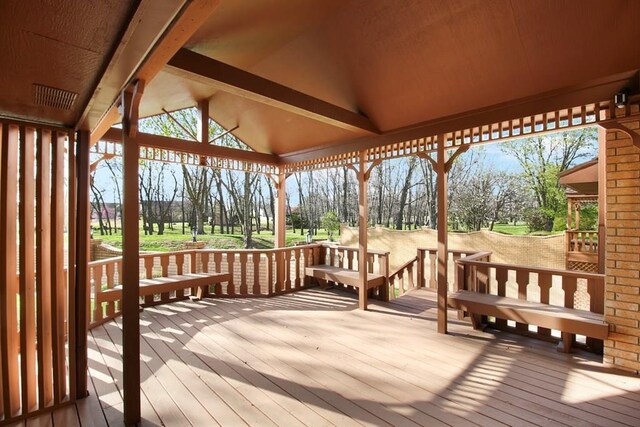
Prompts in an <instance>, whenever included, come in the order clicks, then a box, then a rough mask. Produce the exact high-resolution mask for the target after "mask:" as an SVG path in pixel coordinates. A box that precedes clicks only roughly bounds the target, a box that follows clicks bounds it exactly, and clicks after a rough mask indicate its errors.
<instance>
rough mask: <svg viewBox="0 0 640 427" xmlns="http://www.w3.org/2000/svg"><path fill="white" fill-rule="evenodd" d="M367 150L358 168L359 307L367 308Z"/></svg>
mask: <svg viewBox="0 0 640 427" xmlns="http://www.w3.org/2000/svg"><path fill="white" fill-rule="evenodd" d="M365 155H366V152H365V151H361V152H360V167H359V170H358V173H357V175H358V214H359V217H358V272H359V276H360V287H359V288H358V308H360V309H361V310H366V309H367V291H368V289H367V250H368V245H367V210H368V208H367V181H368V179H367V178H368V173H367V164H366V157H365Z"/></svg>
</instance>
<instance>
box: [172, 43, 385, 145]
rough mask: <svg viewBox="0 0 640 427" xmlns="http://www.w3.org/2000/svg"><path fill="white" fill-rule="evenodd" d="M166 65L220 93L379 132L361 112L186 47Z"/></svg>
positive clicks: (354, 128)
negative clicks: (213, 87)
mask: <svg viewBox="0 0 640 427" xmlns="http://www.w3.org/2000/svg"><path fill="white" fill-rule="evenodd" d="M167 65H168V66H169V71H170V72H172V73H175V74H178V75H180V76H184V77H187V78H189V79H192V80H194V79H195V80H198V81H202V82H203V83H205V84H208V85H212V86H215V87H217V88H219V89H220V90H222V91H224V92H228V93H231V94H234V95H237V96H240V97H243V98H246V99H250V100H253V101H256V102H260V103H262V104H267V105H271V106H274V107H277V108H280V109H282V110H285V111H288V112H291V113H295V114H298V115H301V116H304V117H307V118H310V119H313V120H317V121H320V122H322V123H325V124H328V125H331V126H336V127H339V128H342V129H347V130H351V131H363V130H364V131H367V132H369V133H372V134H378V133H379V131H378V129H377V128H376V126H375V125H374V124H373V123H372V122H371V121H370V120H369V119H368V118H367V117H365V116H363V115H361V114H358V113H354V112H353V111H350V110H347V109H345V108H342V107H339V106H337V105H333V104H331V103H328V102H326V101H323V100H321V99H318V98H314V97H313V96H310V95H307V94H305V93H302V92H299V91H297V90H295V89H292V88H290V87H287V86H284V85H281V84H279V83H276V82H273V81H271V80H267V79H265V78H263V77H260V76H257V75H255V74H251V73H249V72H247V71H244V70H241V69H239V68H236V67H233V66H231V65H228V64H224V63H222V62H220V61H217V60H215V59H212V58H209V57H207V56H204V55H201V54H199V53H196V52H193V51H190V50H188V49H184V48H182V49H180V50H179V51H178V52H177V53H176V54H175V55H174V56H173V58H171V60H170V61H169V62H168V64H167Z"/></svg>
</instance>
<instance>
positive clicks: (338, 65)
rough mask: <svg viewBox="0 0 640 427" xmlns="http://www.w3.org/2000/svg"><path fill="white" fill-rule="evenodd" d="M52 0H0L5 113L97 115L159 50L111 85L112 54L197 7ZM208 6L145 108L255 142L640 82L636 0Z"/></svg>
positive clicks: (150, 87) (302, 140) (285, 141)
mask: <svg viewBox="0 0 640 427" xmlns="http://www.w3.org/2000/svg"><path fill="white" fill-rule="evenodd" d="M212 1H213V0H212ZM58 3H60V4H61V5H62V7H60V8H59V9H56V11H55V13H53V12H52V11H51V10H46V8H44V9H42V8H41V9H42V10H41V9H39V8H38V7H37V6H36V5H39V4H40V2H36V1H30V0H29V1H23V2H17V1H16V2H11V1H10V2H2V6H0V20H2V21H3V22H1V24H3V25H0V31H1V32H2V33H1V34H2V39H1V41H0V55H2V56H1V57H4V58H7V57H8V58H11V59H12V60H11V61H10V62H7V63H6V64H8V65H5V66H3V73H2V75H1V77H0V93H1V95H0V113H1V114H5V115H12V116H18V117H24V118H29V119H37V120H43V121H50V122H54V123H58V124H63V125H67V126H73V125H75V124H76V123H77V124H79V125H80V126H82V127H89V128H94V127H95V126H96V122H97V118H99V117H100V116H101V114H102V113H104V111H106V109H107V108H108V106H109V103H110V102H111V103H112V101H113V99H115V96H117V92H118V91H119V89H121V87H122V86H118V85H119V84H121V85H123V84H124V83H125V80H127V78H128V79H131V78H135V69H136V66H139V64H140V63H142V62H143V59H144V58H145V57H147V56H148V55H149V54H150V53H151V54H153V52H152V50H151V49H150V48H147V49H146V50H145V49H138V55H139V57H140V58H141V59H140V58H139V59H138V62H137V63H135V64H134V62H135V61H132V60H128V61H129V62H128V64H129V67H130V69H131V70H130V72H129V74H128V77H127V78H125V77H124V76H125V74H127V73H124V72H122V73H121V77H120V78H119V79H113V78H112V81H111V83H109V81H108V80H109V79H108V78H109V77H110V76H111V77H112V76H113V70H111V74H109V69H108V67H107V66H108V64H111V68H118V66H121V65H122V63H123V61H124V59H127V58H126V55H124V56H123V55H120V56H118V55H114V52H116V53H117V52H119V50H118V46H120V50H122V45H123V44H126V43H131V40H137V39H136V37H140V35H141V34H142V33H144V32H146V34H147V39H148V40H147V45H148V46H152V42H155V40H157V39H158V38H159V36H160V35H161V34H162V32H163V31H164V30H165V28H170V24H171V22H173V21H172V20H173V19H174V16H178V15H179V13H180V11H181V10H182V9H181V8H185V7H188V6H189V2H186V3H184V5H183V2H170V1H168V0H162V1H159V2H158V4H163V5H164V7H165V9H166V10H165V12H164V15H162V17H160V16H159V15H158V16H156V20H157V21H158V23H157V25H155V26H152V25H148V26H144V25H145V22H142V24H141V23H140V21H136V22H133V21H130V20H131V19H132V16H133V17H134V20H135V16H142V17H147V18H148V17H150V16H153V15H152V12H151V10H153V8H151V7H150V6H149V3H148V1H142V2H140V3H139V4H138V3H137V2H133V1H132V2H123V1H118V2H112V3H113V4H108V3H109V2H102V3H101V6H100V7H103V8H104V10H102V9H99V8H96V6H95V5H94V6H93V7H89V6H86V7H85V6H83V5H84V4H85V2H74V1H60V2H58ZM214 3H217V4H216V5H215V7H211V8H210V10H208V12H207V13H210V14H209V15H208V17H205V18H206V19H205V18H203V19H204V22H203V23H202V25H200V24H198V28H197V29H193V30H194V31H192V34H190V36H189V37H188V39H187V40H186V42H185V43H184V44H183V46H182V50H179V51H178V52H177V54H176V56H174V57H173V59H171V60H169V63H168V65H166V66H164V67H162V68H160V69H159V70H158V73H157V74H156V75H155V77H154V78H153V80H151V81H149V82H146V83H147V84H146V87H145V91H144V95H143V96H142V101H141V105H140V109H141V115H142V116H148V115H154V114H158V113H160V112H162V111H163V109H164V110H169V111H171V110H177V109H181V108H185V107H191V106H194V105H196V103H197V102H198V101H201V100H205V99H208V100H209V111H210V115H211V117H212V118H213V119H214V120H216V121H217V122H218V123H220V124H221V125H223V126H224V127H226V128H229V129H230V128H234V127H236V126H238V129H236V130H235V131H234V132H233V133H234V134H235V135H236V136H238V137H239V138H240V139H242V140H243V141H245V142H246V143H247V144H249V145H250V146H251V147H253V148H254V149H255V150H256V151H260V152H266V153H275V154H278V155H287V154H291V153H295V152H300V151H309V150H314V149H315V148H317V147H332V146H340V145H342V144H345V143H347V142H349V141H353V140H359V139H363V138H365V139H366V138H374V139H375V137H376V135H379V134H383V135H384V134H388V133H390V132H395V131H397V130H398V129H410V128H412V127H415V126H418V125H420V124H423V123H425V122H427V123H428V122H432V121H438V120H447V119H450V118H454V119H455V120H453V119H452V123H454V125H455V122H456V120H464V117H465V116H468V115H471V114H474V113H476V112H478V111H491V110H492V109H496V108H498V107H500V108H501V109H502V111H505V113H504V114H507V115H508V114H509V111H513V114H514V115H515V114H517V113H519V112H518V108H519V106H521V105H522V104H523V102H525V101H526V100H531V99H538V100H540V102H539V103H538V104H537V107H536V108H539V109H541V110H540V111H536V112H539V113H541V112H545V111H551V110H554V109H559V108H564V107H572V106H575V105H580V104H581V103H586V102H593V101H600V100H605V99H609V98H610V97H612V96H613V94H614V93H616V92H617V91H619V90H621V89H622V88H625V87H626V88H627V89H628V90H630V91H631V92H634V93H635V92H637V91H638V73H637V71H638V69H640V44H639V43H638V42H637V40H639V39H640V25H638V24H637V23H638V22H640V2H638V1H633V0H609V1H601V0H574V1H569V0H565V1H561V0H553V1H551V0H550V1H542V0H535V1H518V0H511V1H510V0H495V1H490V2H488V1H484V0H458V1H455V0H448V1H441V0H404V1H402V2H397V1H389V0H378V1H373V0H348V1H346V0H340V1H339V0H321V1H320V0H315V1H313V0H296V1H292V0H220V1H219V2H215V1H214ZM19 4H20V5H22V6H18V5H19ZM144 7H146V8H148V10H147V12H145V13H146V15H145V14H142V13H141V11H140V8H144ZM27 10H29V12H27ZM106 10H108V11H109V13H105V12H106ZM47 13H48V14H47ZM136 14H137V15H136ZM8 15H10V16H11V17H8ZM32 16H33V20H31V17H32ZM162 19H165V21H164V24H162V25H161V23H160V21H161V20H162ZM58 22H64V23H65V25H68V28H67V27H65V26H62V27H60V26H58V25H57V23H58ZM54 23H56V25H54ZM4 24H7V25H10V29H8V27H7V26H5V25H4ZM134 24H135V25H137V28H138V30H137V32H136V31H131V26H132V25H134ZM146 24H148V23H146ZM71 29H76V31H72V30H71ZM127 31H129V32H128V33H127ZM154 31H155V33H153V32H154ZM123 34H129V39H126V38H123ZM36 42H37V43H36ZM48 43H53V44H52V45H51V46H54V47H55V51H53V49H52V48H49V47H47V46H49V45H48ZM132 64H133V65H132ZM125 68H126V67H125ZM105 71H107V73H105ZM33 83H41V84H45V85H47V86H53V87H60V88H62V89H65V90H70V91H74V92H76V93H78V94H79V95H78V100H77V101H76V107H75V108H74V109H72V111H67V112H62V111H54V110H55V109H52V108H46V107H36V106H34V105H32V104H33V103H32V101H31V93H30V92H29V91H30V90H31V85H32V84H33ZM107 83H108V84H107ZM96 86H97V88H98V91H97V92H96V94H95V95H94V96H93V97H92V96H91V94H92V91H93V88H94V87H96ZM12 88H13V89H12ZM100 91H102V93H101V94H100ZM100 97H102V99H100ZM106 99H109V102H107V101H105V100H106ZM505 107H506V108H505ZM530 113H531V112H530ZM91 117H93V119H91ZM514 117H515V116H514ZM507 118H509V117H504V119H507Z"/></svg>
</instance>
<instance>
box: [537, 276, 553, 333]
mask: <svg viewBox="0 0 640 427" xmlns="http://www.w3.org/2000/svg"><path fill="white" fill-rule="evenodd" d="M552 284H553V275H551V274H549V273H538V287H539V288H540V302H541V303H543V304H549V298H550V293H551V285H552ZM538 335H542V336H550V335H551V330H550V329H547V328H541V327H538Z"/></svg>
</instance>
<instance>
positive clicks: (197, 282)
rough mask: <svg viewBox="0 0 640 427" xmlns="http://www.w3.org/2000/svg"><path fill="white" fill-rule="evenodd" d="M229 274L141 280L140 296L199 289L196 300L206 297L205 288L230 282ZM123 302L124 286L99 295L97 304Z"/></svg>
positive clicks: (191, 274)
mask: <svg viewBox="0 0 640 427" xmlns="http://www.w3.org/2000/svg"><path fill="white" fill-rule="evenodd" d="M230 279H231V275H230V274H229V273H189V274H180V275H173V276H167V277H155V278H153V279H140V296H141V297H143V296H148V295H153V294H161V293H167V292H173V291H179V290H183V289H188V288H197V293H196V298H197V299H201V298H202V296H203V295H205V294H206V293H205V289H204V288H205V287H206V286H209V285H214V284H216V283H221V282H228V281H229V280H230ZM119 300H122V285H118V286H114V287H113V288H111V289H106V290H104V291H102V292H100V293H99V294H98V298H97V302H98V303H103V302H112V301H119Z"/></svg>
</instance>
